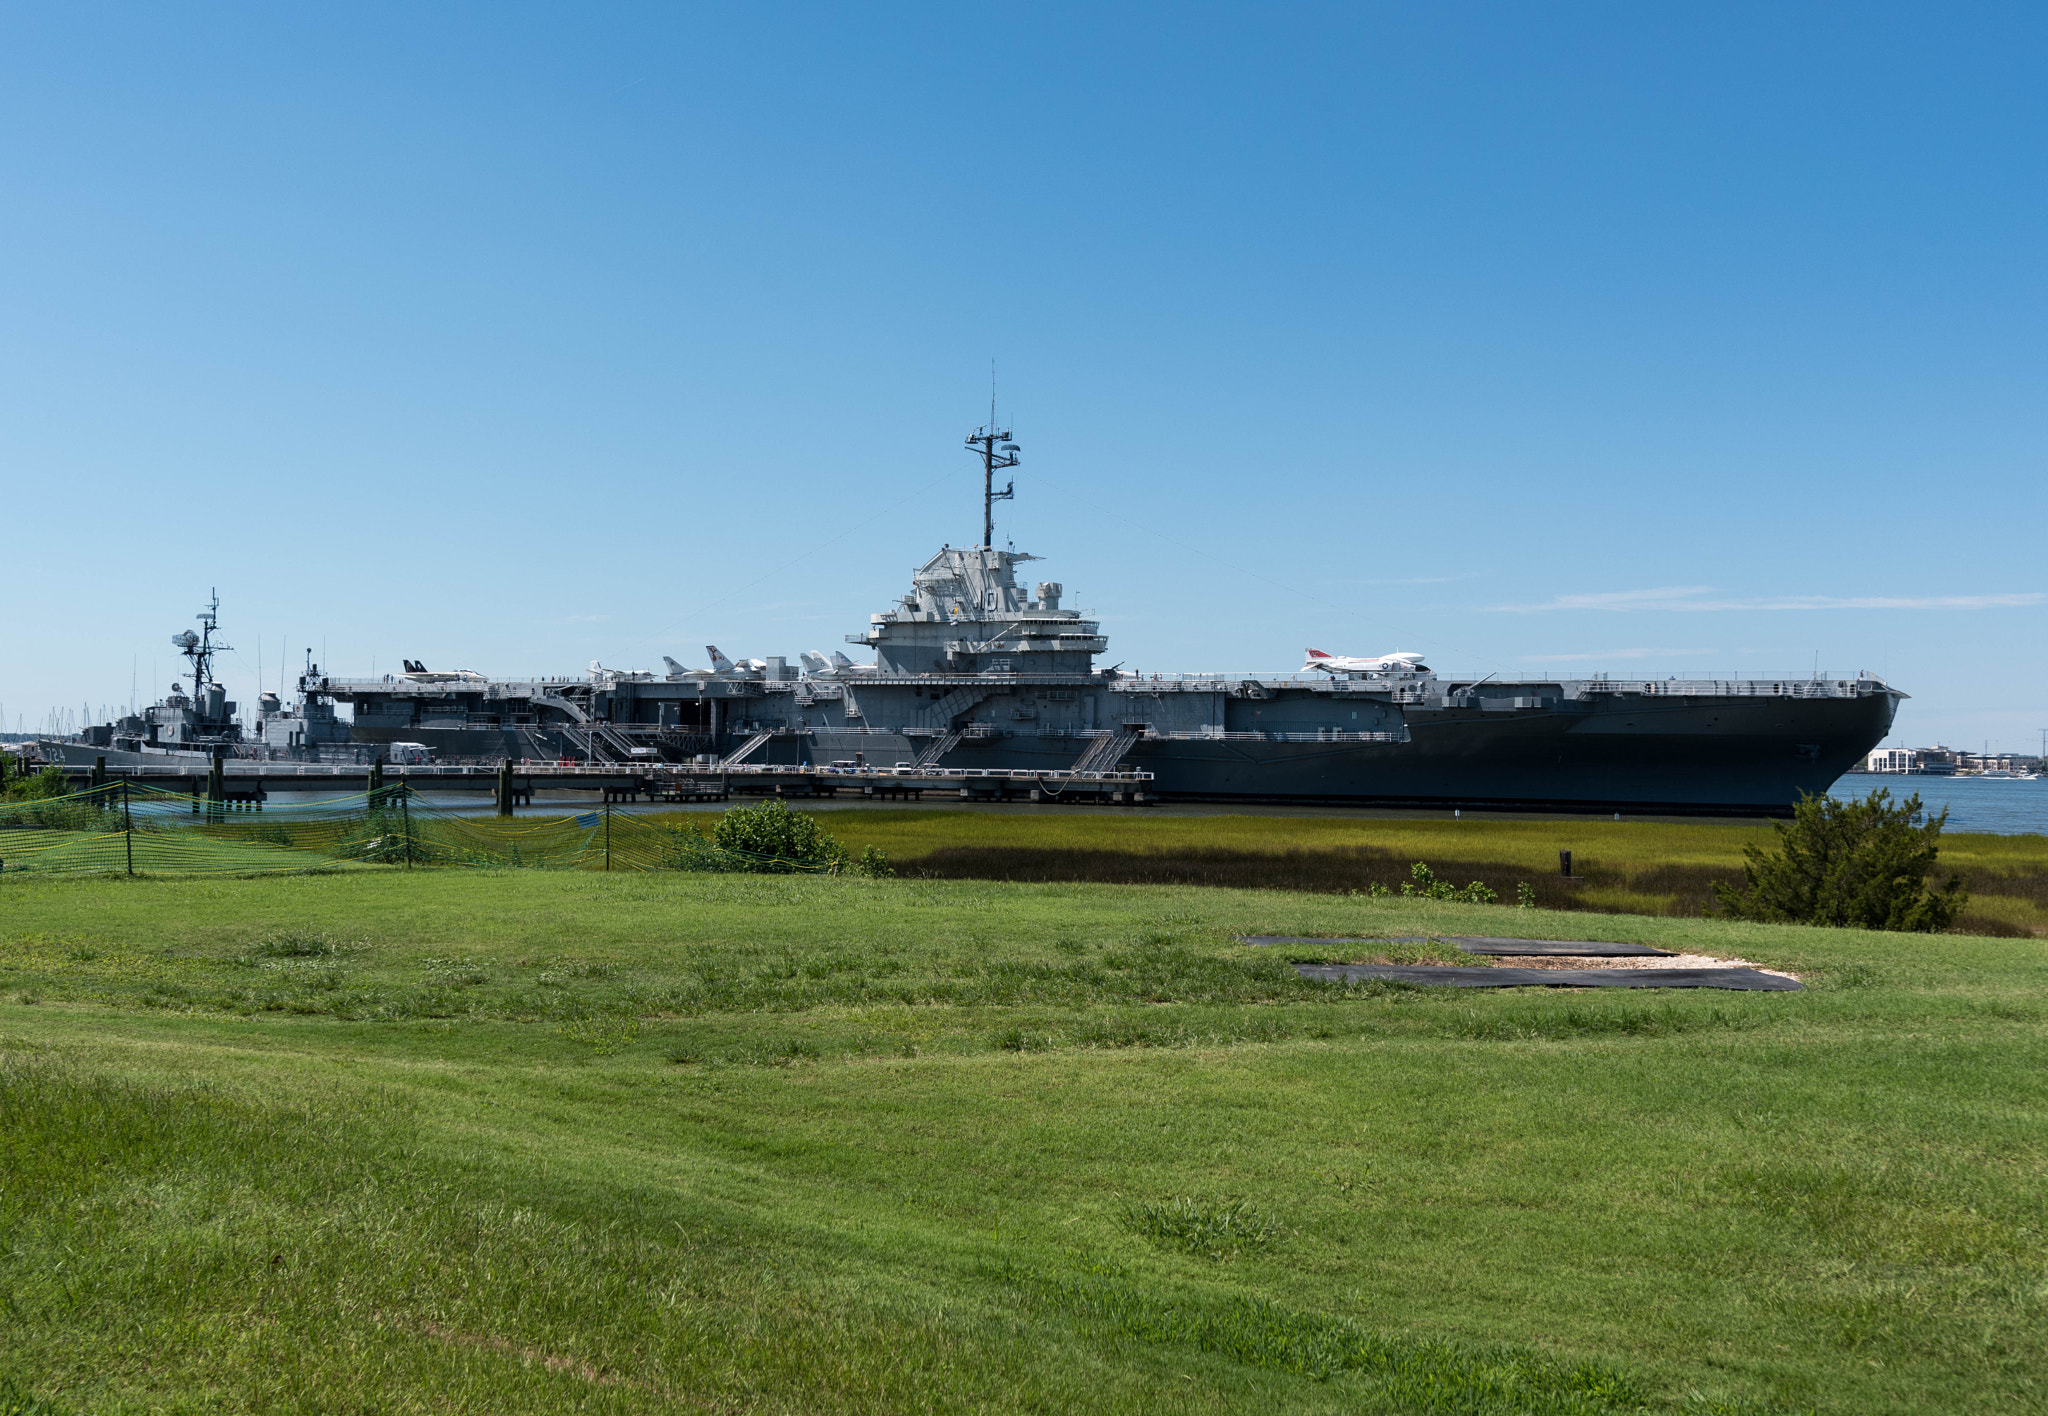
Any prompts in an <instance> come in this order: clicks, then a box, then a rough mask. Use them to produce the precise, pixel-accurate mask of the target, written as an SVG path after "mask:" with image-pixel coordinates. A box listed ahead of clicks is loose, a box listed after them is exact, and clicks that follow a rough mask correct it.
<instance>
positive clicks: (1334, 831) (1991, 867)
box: [826, 809, 2048, 936]
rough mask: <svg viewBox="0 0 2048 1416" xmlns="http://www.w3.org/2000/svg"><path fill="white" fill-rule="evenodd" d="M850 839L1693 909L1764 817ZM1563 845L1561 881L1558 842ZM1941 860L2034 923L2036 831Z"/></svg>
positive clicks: (1554, 904) (1042, 826) (948, 872)
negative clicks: (1420, 878)
mask: <svg viewBox="0 0 2048 1416" xmlns="http://www.w3.org/2000/svg"><path fill="white" fill-rule="evenodd" d="M826 819H827V823H828V824H829V826H830V827H831V829H832V830H833V832H834V833H835V834H837V835H839V836H840V837H841V838H842V839H844V840H845V841H847V842H848V843H849V844H851V845H852V846H853V847H854V848H855V849H856V850H858V849H859V848H860V847H862V846H868V845H872V846H876V847H879V848H880V849H882V850H884V851H887V852H888V853H889V855H890V857H891V859H893V860H895V861H896V862H897V864H898V865H899V866H900V867H901V868H902V869H904V870H905V871H906V872H907V873H914V874H918V875H924V876H931V877H935V878H942V879H983V880H989V879H993V880H1039V881H1097V882H1102V883H1120V884H1184V885H1221V886H1231V887H1240V888H1242V887H1254V888H1258V887H1263V888H1273V889H1290V890H1316V891H1344V890H1353V889H1357V890H1363V889H1365V888H1366V887H1367V886H1368V885H1369V884H1371V883H1373V882H1378V883H1380V884H1383V885H1388V886H1395V885H1398V884H1399V882H1401V881H1403V880H1406V879H1407V878H1408V867H1409V866H1410V865H1411V864H1413V863H1414V862H1415V861H1418V860H1420V861H1427V862H1428V863H1429V864H1430V866H1431V867H1432V868H1433V869H1435V870H1436V872H1437V874H1438V875H1439V876H1441V877H1444V878H1446V879H1456V880H1457V881H1458V882H1459V883H1460V884H1463V883H1465V882H1466V881H1469V880H1481V881H1484V882H1485V883H1486V884H1487V885H1489V886H1491V887H1492V888H1493V889H1494V890H1496V891H1498V892H1499V894H1500V895H1501V897H1502V898H1503V899H1507V900H1512V899H1514V898H1515V886H1516V884H1517V883H1518V882H1521V881H1527V882H1528V883H1529V884H1530V886H1531V887H1532V888H1533V889H1534V890H1535V892H1536V898H1537V902H1538V903H1539V904H1540V905H1541V906H1543V907H1544V908H1546V909H1556V910H1575V911H1576V910H1587V911H1594V912H1599V913H1610V914H1615V913H1619V914H1656V915H1691V916H1697V915H1699V914H1701V913H1702V912H1703V911H1704V910H1705V909H1706V907H1707V903H1708V899H1709V893H1708V886H1709V883H1710V882H1711V881H1714V880H1717V879H1718V880H1721V881H1725V882H1727V883H1730V884H1736V885H1739V884H1740V883H1741V881H1742V848H1743V846H1744V845H1746V844H1749V843H1752V842H1753V843H1756V844H1759V845H1762V846H1764V847H1765V848H1766V849H1771V848H1773V846H1774V843H1775V840H1776V837H1775V835H1774V833H1773V832H1772V830H1771V828H1770V827H1769V826H1768V825H1756V824H1724V823H1716V822H1668V821H1602V820H1585V819H1579V818H1568V817H1558V818H1548V819H1546V818H1540V817H1539V818H1522V819H1511V820H1500V819H1488V820H1470V821H1459V820H1442V819H1431V818H1426V817H1420V816H1411V817H1404V818H1391V819H1390V818H1383V817H1370V816H1355V815H1345V816H1337V815H1332V816H1147V815H1142V814H1134V813H1114V814H1111V813H1102V814H1096V813H1088V814H1082V813H1063V814H1059V815H1034V814H1027V813H1023V812H988V811H980V812H976V811H959V810H953V811H943V810H932V809H916V810H890V809H876V810H860V811H841V812H833V813H830V814H829V816H828V817H827V818H826ZM1560 850H1569V851H1571V852H1572V853H1573V864H1572V869H1573V872H1574V873H1575V874H1577V875H1580V876H1582V877H1584V878H1583V880H1582V881H1581V882H1579V883H1576V884H1575V883H1572V882H1569V881H1565V880H1561V879H1560V878H1559V876H1558V861H1557V853H1558V852H1559V851H1560ZM1942 868H1943V869H1944V871H1950V870H1953V871H1956V872H1959V873H1960V874H1962V875H1963V876H1964V878H1965V879H1966V880H1967V882H1968V883H1969V886H1970V889H1971V891H1972V899H1971V905H1970V908H1969V910H1968V911H1967V912H1966V914H1965V916H1964V918H1963V921H1962V923H1963V928H1964V929H1965V931H1966V932H1969V933H1975V934H2000V935H2039V936H2048V838H2044V837H2041V836H1992V835H1976V834H1972V835H1960V834H1958V835H1946V836H1944V837H1943V839H1942Z"/></svg>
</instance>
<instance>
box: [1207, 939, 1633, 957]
mask: <svg viewBox="0 0 2048 1416" xmlns="http://www.w3.org/2000/svg"><path fill="white" fill-rule="evenodd" d="M1238 942H1239V943H1243V944H1261V945H1263V944H1426V943H1428V942H1429V941H1428V939H1426V938H1424V937H1423V936H1421V935H1412V934H1411V935H1385V934H1382V935H1380V936H1378V937H1376V938H1371V939H1311V938H1308V937H1306V936H1297V935H1292V934H1243V935H1239V936H1238ZM1444 942H1445V943H1448V944H1455V945H1457V946H1458V947H1459V948H1460V949H1463V950H1464V951H1465V952H1466V953H1468V954H1570V955H1573V956H1580V957H1587V958H1603V959H1626V958H1646V957H1651V956H1654V957H1657V958H1662V959H1668V958H1670V957H1671V951H1670V950H1669V949H1652V948H1651V947H1650V946H1649V945H1647V944H1608V943H1604V942H1602V941H1601V940H1598V939H1487V938H1482V937H1481V936H1479V935H1476V934H1453V935H1450V936H1448V937H1447V938H1446V939H1445V941H1444Z"/></svg>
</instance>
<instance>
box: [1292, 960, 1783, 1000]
mask: <svg viewBox="0 0 2048 1416" xmlns="http://www.w3.org/2000/svg"><path fill="white" fill-rule="evenodd" d="M1294 968H1295V972H1297V973H1299V974H1300V975H1301V976H1302V977H1303V978H1313V979H1320V980H1322V981H1323V982H1325V983H1367V982H1370V981H1371V980H1373V979H1376V978H1379V979H1387V980H1390V981H1397V982H1401V983H1418V984H1436V985H1441V986H1448V987H1451V988H1739V989H1750V990H1757V991H1762V992H1768V993H1789V992H1792V991H1794V990H1796V989H1800V988H1803V987H1805V985H1804V984H1802V983H1800V982H1799V980H1798V979H1794V978H1784V977H1781V976H1780V975H1778V974H1767V973H1762V972H1759V971H1758V970H1756V969H1735V968H1730V969H1487V968H1454V967H1438V966H1433V965H1428V964H1296V965H1295V966H1294Z"/></svg>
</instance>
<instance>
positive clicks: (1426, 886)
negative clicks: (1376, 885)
mask: <svg viewBox="0 0 2048 1416" xmlns="http://www.w3.org/2000/svg"><path fill="white" fill-rule="evenodd" d="M1408 874H1409V875H1410V876H1411V877H1413V878H1412V880H1409V881H1405V882H1403V884H1402V886H1401V893H1402V894H1404V895H1415V896H1418V897H1420V898H1422V899H1425V900H1450V901H1452V902H1454V903H1456V904H1461V905H1491V904H1495V903H1497V902H1498V901H1499V900H1500V894H1499V892H1498V891H1496V890H1493V889H1490V888H1488V886H1487V884H1486V882H1485V881H1484V880H1475V881H1473V882H1472V883H1471V884H1470V885H1467V886H1466V887H1465V888H1464V889H1462V890H1460V889H1459V888H1458V887H1457V886H1455V885H1453V884H1452V883H1451V882H1450V881H1448V880H1439V879H1437V878H1436V872H1435V871H1433V870H1431V869H1430V868H1429V867H1428V866H1427V865H1425V864H1424V863H1423V862H1421V861H1419V860H1418V861H1416V862H1415V864H1414V865H1412V866H1410V867H1409V868H1408ZM1373 893H1374V894H1376V895H1377V894H1384V893H1386V892H1385V891H1383V890H1375V891H1374V892H1373Z"/></svg>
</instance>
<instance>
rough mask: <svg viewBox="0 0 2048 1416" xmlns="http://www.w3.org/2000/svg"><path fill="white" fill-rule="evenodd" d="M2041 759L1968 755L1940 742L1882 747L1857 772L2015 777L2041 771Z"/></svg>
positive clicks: (1912, 775) (1932, 775)
mask: <svg viewBox="0 0 2048 1416" xmlns="http://www.w3.org/2000/svg"><path fill="white" fill-rule="evenodd" d="M2040 768H2041V759H2040V758H2038V757H2023V756H2021V755H2019V754H2018V753H2013V752H1966V751H1964V750H1963V749H1961V748H1956V747H1947V746H1944V745H1943V744H1941V743H1936V744H1935V745H1934V746H1932V747H1880V748H1877V749H1875V750H1874V751H1872V752H1871V754H1870V755H1869V756H1868V757H1867V758H1865V759H1864V762H1863V766H1862V767H1860V768H1858V769H1857V770H1859V771H1863V772H1876V773H1880V774H1885V775H1890V776H1907V777H1954V776H1958V775H1961V776H1970V777H1975V776H1981V775H1983V774H1985V773H1992V772H1995V773H2000V774H2003V775H2007V776H2011V775H2016V774H2019V773H2030V772H2037V771H2039V770H2040Z"/></svg>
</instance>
